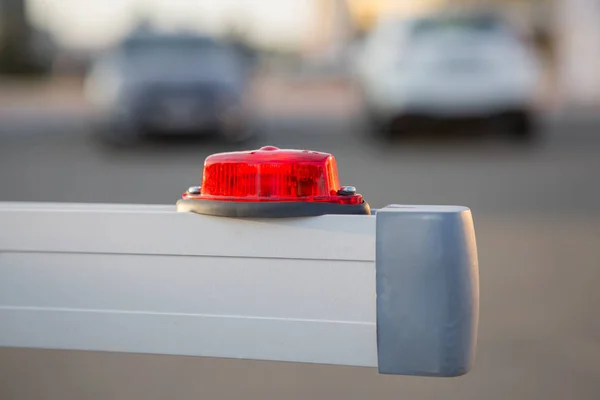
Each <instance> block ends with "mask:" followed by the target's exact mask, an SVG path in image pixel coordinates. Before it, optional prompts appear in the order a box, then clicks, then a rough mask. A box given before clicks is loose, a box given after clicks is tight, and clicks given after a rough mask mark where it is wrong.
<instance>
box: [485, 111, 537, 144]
mask: <svg viewBox="0 0 600 400" xmlns="http://www.w3.org/2000/svg"><path fill="white" fill-rule="evenodd" d="M495 125H496V127H498V128H499V130H500V131H501V133H502V134H503V135H505V136H507V137H508V138H510V139H512V140H516V141H519V142H531V141H533V140H534V139H535V134H536V129H535V123H534V119H533V116H532V114H531V113H530V112H527V111H515V112H509V113H504V114H501V115H500V116H498V117H497V118H496V120H495Z"/></svg>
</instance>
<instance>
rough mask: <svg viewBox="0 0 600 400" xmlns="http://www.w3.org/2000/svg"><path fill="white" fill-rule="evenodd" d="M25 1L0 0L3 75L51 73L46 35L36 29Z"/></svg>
mask: <svg viewBox="0 0 600 400" xmlns="http://www.w3.org/2000/svg"><path fill="white" fill-rule="evenodd" d="M26 11H27V10H26V5H25V1H24V0H0V73H2V74H8V75H22V74H25V75H29V74H40V73H45V72H48V71H49V70H50V65H51V61H49V60H48V58H51V57H48V55H49V53H50V52H52V51H53V48H52V46H51V40H50V38H49V37H48V36H47V35H43V34H42V33H41V32H38V31H36V30H35V29H33V27H32V26H31V24H30V23H29V20H28V18H27V12H26Z"/></svg>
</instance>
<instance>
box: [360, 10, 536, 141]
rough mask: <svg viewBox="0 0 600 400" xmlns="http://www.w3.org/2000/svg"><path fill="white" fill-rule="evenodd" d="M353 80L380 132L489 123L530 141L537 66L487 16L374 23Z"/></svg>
mask: <svg viewBox="0 0 600 400" xmlns="http://www.w3.org/2000/svg"><path fill="white" fill-rule="evenodd" d="M359 54H360V55H359V58H358V60H357V67H358V68H357V77H358V81H359V83H360V86H361V89H362V92H363V95H364V100H365V104H366V108H367V111H368V113H369V116H370V117H371V120H372V121H374V122H376V123H377V124H379V125H381V124H383V126H385V127H386V128H388V129H386V131H391V129H390V128H393V131H394V132H398V131H400V132H402V131H405V130H410V129H411V126H413V125H411V124H412V123H413V122H416V121H423V120H441V121H448V120H454V119H458V120H471V119H483V120H485V121H488V122H492V121H493V122H494V123H495V126H498V127H502V130H503V131H505V132H506V133H508V134H510V135H512V136H513V137H518V138H528V137H530V136H531V135H532V133H533V130H534V115H535V112H534V100H535V96H536V91H537V85H538V79H539V76H540V66H539V63H538V60H537V58H536V56H535V54H534V52H533V50H531V49H530V47H529V46H528V45H526V44H525V41H523V40H522V37H521V36H520V35H519V33H518V32H517V31H516V30H515V29H513V27H512V26H511V25H509V24H508V23H507V22H506V21H505V20H504V19H501V18H500V17H499V16H497V15H495V14H486V13H437V14H432V15H429V16H425V17H419V18H414V19H411V20H402V21H386V22H382V23H380V24H379V25H378V26H377V27H376V28H375V29H374V31H373V32H372V33H371V34H370V35H369V37H367V38H366V40H365V43H364V47H363V48H362V50H361V51H360V53H359Z"/></svg>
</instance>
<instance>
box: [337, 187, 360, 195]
mask: <svg viewBox="0 0 600 400" xmlns="http://www.w3.org/2000/svg"><path fill="white" fill-rule="evenodd" d="M338 194H339V195H340V196H354V195H355V194H356V188H355V187H354V186H342V187H341V188H340V190H338Z"/></svg>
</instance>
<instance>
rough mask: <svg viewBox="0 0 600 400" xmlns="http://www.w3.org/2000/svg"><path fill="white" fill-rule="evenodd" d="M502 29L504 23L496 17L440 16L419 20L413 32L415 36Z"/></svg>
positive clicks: (493, 31)
mask: <svg viewBox="0 0 600 400" xmlns="http://www.w3.org/2000/svg"><path fill="white" fill-rule="evenodd" d="M502 30H503V25H502V23H501V22H500V21H499V20H498V19H497V18H495V17H440V18H424V19H422V20H419V21H418V22H416V23H415V25H414V27H413V29H412V33H413V36H415V37H422V36H429V35H431V34H436V35H437V34H453V33H457V34H473V35H482V34H490V33H498V32H499V31H502Z"/></svg>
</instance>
